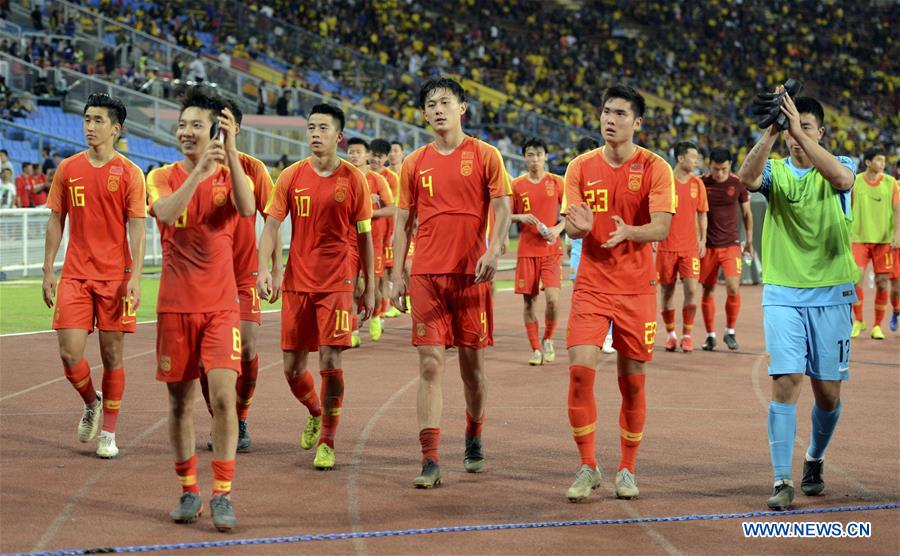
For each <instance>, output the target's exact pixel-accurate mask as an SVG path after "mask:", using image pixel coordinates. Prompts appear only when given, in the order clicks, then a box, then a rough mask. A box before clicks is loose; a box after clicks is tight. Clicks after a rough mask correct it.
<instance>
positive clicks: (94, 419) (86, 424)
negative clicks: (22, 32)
mask: <svg viewBox="0 0 900 556" xmlns="http://www.w3.org/2000/svg"><path fill="white" fill-rule="evenodd" d="M101 417H103V394H102V393H101V392H100V391H97V402H96V405H94V406H90V405H85V406H84V411H83V412H82V413H81V421H78V430H77V433H78V441H79V442H87V441H88V440H90V439H92V438H94V437H95V436H97V432H98V431H99V430H100V418H101Z"/></svg>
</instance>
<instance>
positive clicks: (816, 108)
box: [794, 97, 825, 127]
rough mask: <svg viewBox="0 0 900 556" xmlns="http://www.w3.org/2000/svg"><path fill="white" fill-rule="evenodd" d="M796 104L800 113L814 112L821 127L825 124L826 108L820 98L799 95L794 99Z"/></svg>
mask: <svg viewBox="0 0 900 556" xmlns="http://www.w3.org/2000/svg"><path fill="white" fill-rule="evenodd" d="M794 106H796V107H797V112H798V113H799V114H812V115H813V116H815V117H816V123H817V124H818V125H819V127H822V126H823V125H825V108H824V107H823V106H822V103H821V102H819V101H818V100H816V99H814V98H813V97H797V98H795V99H794Z"/></svg>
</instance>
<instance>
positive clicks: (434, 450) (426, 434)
mask: <svg viewBox="0 0 900 556" xmlns="http://www.w3.org/2000/svg"><path fill="white" fill-rule="evenodd" d="M419 444H421V445H422V465H425V460H429V459H430V460H431V461H433V462H434V463H438V447H439V446H440V444H441V429H439V428H431V429H422V430H420V431H419Z"/></svg>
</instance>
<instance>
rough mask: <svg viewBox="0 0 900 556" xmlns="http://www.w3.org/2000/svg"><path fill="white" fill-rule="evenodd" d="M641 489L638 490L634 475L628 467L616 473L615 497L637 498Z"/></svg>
mask: <svg viewBox="0 0 900 556" xmlns="http://www.w3.org/2000/svg"><path fill="white" fill-rule="evenodd" d="M640 492H641V491H639V490H638V487H637V483H636V482H635V481H634V475H632V474H631V471H629V470H628V469H620V470H619V472H618V473H616V498H624V499H626V500H631V499H632V498H637V495H638V494H640Z"/></svg>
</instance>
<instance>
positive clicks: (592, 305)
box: [563, 85, 675, 502]
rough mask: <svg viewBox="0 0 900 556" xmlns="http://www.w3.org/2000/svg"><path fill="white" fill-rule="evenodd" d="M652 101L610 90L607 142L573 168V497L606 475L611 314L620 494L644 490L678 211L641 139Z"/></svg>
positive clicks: (569, 187) (663, 172) (661, 164)
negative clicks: (664, 291)
mask: <svg viewBox="0 0 900 556" xmlns="http://www.w3.org/2000/svg"><path fill="white" fill-rule="evenodd" d="M644 107H645V103H644V97H642V96H641V95H640V93H638V92H637V91H635V90H634V89H633V88H631V87H627V86H622V85H615V86H613V87H610V88H609V89H607V90H606V92H605V93H604V95H603V102H602V112H601V115H600V125H601V132H602V133H603V138H604V139H605V140H606V144H605V145H604V146H603V147H602V148H600V149H596V150H593V151H590V152H588V153H586V154H583V155H581V156H579V157H577V158H576V159H575V160H573V161H572V162H570V163H569V167H568V168H567V169H566V178H565V184H566V189H565V197H564V198H563V207H564V208H563V213H565V214H566V233H567V234H569V235H570V236H571V237H573V238H584V245H583V248H582V254H581V265H580V267H579V269H578V279H577V280H576V281H575V291H574V292H573V294H572V308H571V311H570V313H569V326H568V332H567V337H566V344H567V347H568V349H569V361H570V367H569V400H568V410H569V423H570V424H571V425H572V434H573V436H574V437H575V443H576V445H577V446H578V451H579V454H580V456H581V468H580V469H579V470H578V473H577V474H576V477H575V482H574V483H573V484H572V486H571V487H570V488H569V490H568V492H567V493H566V497H567V498H568V499H569V500H570V501H572V502H578V501H579V500H583V499H584V498H587V496H588V495H589V494H590V492H591V490H592V489H594V488H597V486H599V484H600V469H599V467H598V466H597V456H596V448H595V447H594V435H595V433H594V431H595V429H596V426H597V424H596V422H597V405H596V402H595V401H594V375H595V370H594V369H596V367H597V362H598V359H599V356H600V348H601V346H602V344H603V340H604V338H605V336H606V331H607V329H608V328H609V324H610V322H611V321H615V327H614V328H613V346H614V347H615V348H616V350H617V351H618V364H617V367H618V382H619V391H620V392H621V393H622V407H621V410H620V412H619V428H620V431H621V439H620V444H621V447H622V459H621V460H620V462H619V466H618V468H617V469H618V473H617V474H616V496H618V497H620V498H633V497H635V496H637V495H638V488H637V485H636V484H635V479H634V465H635V458H636V457H637V450H638V446H639V445H640V443H641V439H642V438H643V434H644V433H643V431H644V418H645V413H646V408H645V406H646V401H645V397H644V363H645V362H646V361H650V360H651V359H652V356H653V342H654V340H655V338H656V268H655V267H654V265H653V254H652V253H651V250H650V243H651V242H654V241H662V240H663V239H665V238H666V235H667V234H668V233H669V225H670V224H671V222H672V215H673V214H674V213H675V182H674V177H673V175H672V168H671V166H669V165H668V163H666V161H665V160H663V159H662V158H660V157H659V156H657V155H655V154H653V153H652V152H650V151H648V150H647V149H644V148H642V147H638V146H636V145H635V144H634V143H633V142H632V141H633V138H634V133H635V132H636V131H637V130H638V128H639V127H640V125H641V122H642V121H643V114H644Z"/></svg>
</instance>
